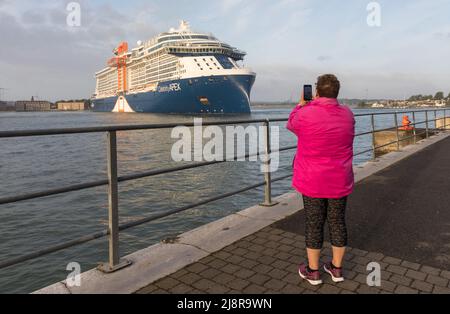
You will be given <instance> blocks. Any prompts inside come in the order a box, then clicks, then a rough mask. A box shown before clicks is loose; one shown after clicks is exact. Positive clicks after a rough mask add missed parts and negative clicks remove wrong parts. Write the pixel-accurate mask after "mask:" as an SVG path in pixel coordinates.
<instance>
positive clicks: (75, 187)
mask: <svg viewBox="0 0 450 314" xmlns="http://www.w3.org/2000/svg"><path fill="white" fill-rule="evenodd" d="M296 148H297V146H289V147H285V148H281V149H279V150H277V151H272V154H273V153H277V152H283V151H286V150H291V149H296ZM262 154H263V152H259V153H256V154H246V155H242V156H236V157H234V159H233V160H226V159H225V160H219V161H210V162H201V163H197V164H190V165H184V166H179V167H173V168H168V169H157V170H150V171H146V172H142V173H136V174H129V175H124V176H120V177H119V178H118V182H127V181H132V180H138V179H143V178H148V177H154V176H158V175H162V174H168V173H173V172H178V171H183V170H189V169H195V168H200V167H206V166H211V165H216V164H221V163H226V162H231V161H236V160H238V159H244V158H245V159H246V158H251V157H258V156H261V155H262ZM107 184H108V180H107V179H105V180H99V181H93V182H88V183H80V184H75V185H71V186H67V187H63V188H57V189H49V190H46V191H39V192H33V193H27V194H22V195H17V196H8V197H3V198H0V205H5V204H12V203H17V202H21V201H27V200H32V199H37V198H43V197H48V196H54V195H59V194H64V193H68V192H75V191H80V190H86V189H91V188H96V187H100V186H105V185H107Z"/></svg>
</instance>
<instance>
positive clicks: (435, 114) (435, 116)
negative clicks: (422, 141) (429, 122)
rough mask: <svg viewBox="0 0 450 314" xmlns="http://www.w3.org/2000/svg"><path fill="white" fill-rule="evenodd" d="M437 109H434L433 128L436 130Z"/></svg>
mask: <svg viewBox="0 0 450 314" xmlns="http://www.w3.org/2000/svg"><path fill="white" fill-rule="evenodd" d="M437 121H438V120H437V110H436V109H434V129H435V130H436V131H437V130H438V127H437Z"/></svg>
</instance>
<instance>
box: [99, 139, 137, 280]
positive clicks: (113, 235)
mask: <svg viewBox="0 0 450 314" xmlns="http://www.w3.org/2000/svg"><path fill="white" fill-rule="evenodd" d="M107 138H108V141H107V145H108V156H107V159H108V182H109V183H108V204H109V206H108V236H109V262H108V263H102V264H100V265H99V270H101V271H102V272H105V273H112V272H115V271H118V270H119V269H122V268H124V267H126V266H128V265H130V264H131V263H130V262H129V261H126V260H122V261H121V260H120V254H119V188H118V180H117V133H116V131H108V137H107Z"/></svg>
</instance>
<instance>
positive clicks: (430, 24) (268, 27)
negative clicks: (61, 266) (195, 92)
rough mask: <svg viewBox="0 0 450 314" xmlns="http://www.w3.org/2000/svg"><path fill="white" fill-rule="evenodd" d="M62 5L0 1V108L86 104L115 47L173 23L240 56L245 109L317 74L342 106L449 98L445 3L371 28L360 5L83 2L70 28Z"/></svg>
mask: <svg viewBox="0 0 450 314" xmlns="http://www.w3.org/2000/svg"><path fill="white" fill-rule="evenodd" d="M70 2H71V1H63V0H40V1H35V0H0V43H1V49H0V88H6V89H5V90H3V92H2V94H1V95H0V96H1V97H2V100H5V99H6V100H19V99H30V98H31V96H35V97H36V96H37V97H38V98H39V99H46V100H51V101H55V100H58V99H75V98H89V97H90V96H91V95H92V93H93V92H94V89H95V78H94V73H95V72H96V71H98V70H100V69H102V68H104V67H105V65H106V60H107V59H108V58H110V57H111V55H112V53H111V51H112V50H113V48H115V47H116V46H117V44H118V43H119V42H121V41H128V42H129V43H130V45H131V46H132V47H134V46H135V45H136V44H135V43H136V42H137V41H138V40H148V39H150V38H151V37H153V36H155V35H157V34H159V33H161V32H164V31H167V30H169V29H170V28H171V27H177V26H178V25H179V21H180V20H187V21H188V22H189V23H190V25H191V27H192V29H194V30H196V31H200V32H211V33H213V34H214V35H215V36H216V37H218V38H219V39H221V40H223V41H225V42H227V43H229V44H231V45H232V46H235V47H237V48H239V49H241V50H244V51H246V52H247V54H248V55H247V57H246V59H245V65H246V66H247V67H250V68H252V69H253V70H254V71H255V72H256V73H257V79H256V82H255V86H254V88H253V91H252V100H253V101H285V100H289V99H297V98H298V97H299V95H300V89H301V86H302V85H303V84H313V83H314V82H315V81H316V79H317V77H318V76H319V75H320V74H324V73H334V74H336V75H337V76H338V77H339V79H340V81H341V83H342V91H341V97H342V98H366V97H369V98H383V99H403V98H405V97H409V96H411V95H414V94H433V95H434V94H435V93H436V92H437V91H444V93H445V94H446V95H447V94H448V93H449V92H450V75H449V73H450V18H449V12H450V0H433V1H429V0H409V1H404V0H384V1H381V0H380V1H377V2H376V3H378V4H379V8H380V11H379V12H380V15H376V17H378V16H379V17H380V19H379V20H378V21H379V25H378V24H377V25H376V26H374V25H373V23H368V16H369V17H373V16H374V15H373V14H375V13H377V12H376V11H372V9H370V10H368V5H369V3H371V2H373V1H367V0H346V1H342V0H321V1H316V0H215V1H211V0H146V1H144V0H127V1H106V0H89V1H88V0H82V1H77V3H79V5H80V9H81V11H80V12H81V20H80V23H81V25H80V26H79V27H72V26H69V25H67V15H68V14H69V13H70V12H69V11H68V10H67V5H68V4H69V3H70ZM370 21H374V20H373V19H369V22H370Z"/></svg>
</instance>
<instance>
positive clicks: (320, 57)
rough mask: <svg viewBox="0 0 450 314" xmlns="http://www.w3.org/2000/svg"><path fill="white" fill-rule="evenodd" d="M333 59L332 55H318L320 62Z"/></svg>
mask: <svg viewBox="0 0 450 314" xmlns="http://www.w3.org/2000/svg"><path fill="white" fill-rule="evenodd" d="M331 59H332V57H330V56H318V57H317V60H318V61H320V62H325V61H329V60H331Z"/></svg>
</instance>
